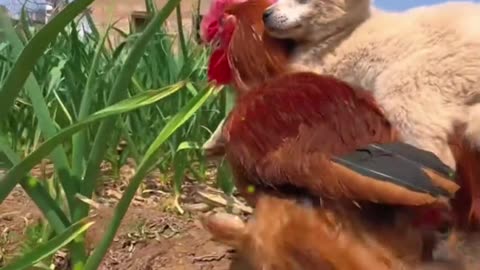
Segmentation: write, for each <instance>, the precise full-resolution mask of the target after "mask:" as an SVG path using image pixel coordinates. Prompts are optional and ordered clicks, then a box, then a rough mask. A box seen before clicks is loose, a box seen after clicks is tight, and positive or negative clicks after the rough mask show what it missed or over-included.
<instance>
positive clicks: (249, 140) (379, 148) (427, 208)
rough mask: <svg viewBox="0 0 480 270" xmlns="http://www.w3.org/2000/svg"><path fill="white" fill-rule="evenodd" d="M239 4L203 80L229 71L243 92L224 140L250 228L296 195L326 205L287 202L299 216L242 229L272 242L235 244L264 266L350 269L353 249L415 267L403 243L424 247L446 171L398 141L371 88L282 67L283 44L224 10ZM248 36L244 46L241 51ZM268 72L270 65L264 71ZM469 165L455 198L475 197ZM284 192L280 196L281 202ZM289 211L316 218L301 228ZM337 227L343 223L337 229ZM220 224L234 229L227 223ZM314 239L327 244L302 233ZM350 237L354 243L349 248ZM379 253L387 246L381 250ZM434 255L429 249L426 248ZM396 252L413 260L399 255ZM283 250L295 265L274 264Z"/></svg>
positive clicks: (390, 264) (382, 264)
mask: <svg viewBox="0 0 480 270" xmlns="http://www.w3.org/2000/svg"><path fill="white" fill-rule="evenodd" d="M252 2H253V1H251V2H246V3H242V4H243V5H247V6H242V7H244V8H247V7H249V6H248V5H249V3H250V5H251V7H257V8H258V7H259V5H260V4H258V3H260V2H261V1H257V2H255V3H256V4H255V5H254V4H252ZM242 4H239V5H235V6H233V7H231V8H229V10H228V11H227V14H228V15H227V16H226V23H224V26H226V27H225V28H224V29H230V30H228V31H230V32H228V31H227V33H229V34H228V35H226V36H221V37H222V38H224V39H222V42H219V43H218V44H221V46H220V47H218V48H217V50H216V51H214V53H213V55H212V59H211V62H210V66H209V78H210V79H211V80H215V81H217V82H220V83H228V80H225V78H230V79H231V80H232V81H233V85H234V86H236V88H237V90H238V93H239V94H240V97H239V99H238V102H237V105H236V107H235V108H234V110H233V111H232V113H231V114H230V116H229V118H228V119H227V122H226V124H225V128H224V130H223V138H224V139H225V149H226V154H227V159H228V161H229V162H230V164H231V166H232V169H233V172H234V174H235V176H236V177H235V178H236V180H237V183H236V184H237V187H238V189H239V190H240V192H241V193H242V194H243V195H244V196H245V197H247V198H248V199H249V201H250V202H251V203H256V202H257V204H256V206H257V209H256V216H257V219H256V220H257V222H255V223H254V224H255V225H254V226H253V228H254V230H253V231H255V230H261V229H260V228H261V226H260V225H259V224H265V225H267V223H268V224H270V223H269V222H267V221H268V220H274V219H272V217H275V218H277V219H280V220H281V215H275V210H276V209H281V208H282V207H281V205H282V204H284V205H291V200H292V198H298V197H300V198H305V197H310V196H311V197H313V198H321V199H320V200H319V203H320V204H321V206H322V207H320V208H319V207H315V208H313V209H314V210H311V211H310V212H302V211H303V210H302V209H303V208H298V207H293V206H292V207H289V208H286V209H287V210H285V211H283V215H284V216H285V219H286V220H288V217H290V216H291V217H292V219H291V220H297V221H296V222H292V223H291V224H290V223H288V222H287V223H281V224H283V225H284V226H283V225H282V226H279V227H278V230H273V229H272V233H271V234H270V236H271V238H269V237H268V235H269V234H268V233H267V232H268V230H269V229H268V228H267V227H265V230H267V231H263V233H262V234H260V233H259V234H255V233H252V232H251V231H250V233H249V235H251V234H253V235H255V236H256V237H254V239H262V241H261V242H262V243H264V244H265V245H267V244H269V245H271V248H268V246H262V247H258V246H255V245H257V244H258V242H256V241H254V243H253V244H254V246H253V247H252V246H250V245H251V243H250V244H247V243H245V242H243V241H242V243H243V244H242V245H241V246H240V249H241V250H243V251H249V250H251V251H259V252H260V251H262V252H265V253H262V252H260V253H259V254H263V255H259V256H260V257H259V256H256V255H254V254H249V257H250V258H253V259H252V260H253V263H254V264H258V265H259V267H265V266H267V265H269V264H273V265H270V267H273V268H270V269H323V268H322V267H320V266H322V265H323V266H325V269H364V268H362V267H360V268H355V267H354V268H348V266H350V267H353V266H362V265H363V266H365V265H364V264H360V262H359V261H358V259H359V258H361V257H362V256H360V257H356V256H353V255H352V250H356V251H361V250H363V253H365V256H367V254H366V252H368V250H370V251H371V253H370V254H369V255H368V256H370V257H369V258H371V259H372V261H371V263H370V264H369V265H370V266H372V265H373V267H374V268H373V269H398V268H395V267H394V265H397V263H398V264H407V265H412V264H418V262H419V260H420V255H419V253H418V252H414V251H412V250H411V248H406V247H412V245H413V246H415V245H414V243H416V244H418V245H417V246H420V247H421V246H422V244H425V243H424V242H423V241H424V236H423V234H422V232H421V229H420V226H419V225H431V226H434V227H437V226H439V225H440V224H439V217H440V216H441V214H442V213H443V210H444V208H442V206H443V205H444V204H443V202H444V200H443V199H445V198H448V197H450V196H452V195H453V194H454V193H455V191H456V190H457V188H458V186H457V185H456V184H455V183H454V182H453V181H450V180H448V179H446V178H447V177H448V175H450V174H451V173H452V172H451V171H450V170H449V169H448V168H446V166H444V165H443V163H442V162H441V161H440V160H438V159H437V158H436V157H435V156H433V155H432V154H430V153H427V152H424V151H421V150H420V149H416V148H414V147H412V146H409V145H406V144H403V143H401V142H399V138H397V135H396V132H395V131H394V129H392V127H391V126H390V124H389V123H388V121H387V120H386V119H385V118H384V117H383V115H382V113H381V111H380V110H379V109H378V108H377V107H376V105H375V102H374V101H373V99H372V98H371V97H370V96H369V95H368V94H367V93H365V92H363V91H361V90H354V89H352V88H351V87H350V86H348V85H347V84H345V83H342V82H340V81H338V80H336V79H334V78H330V77H326V76H320V75H316V74H310V73H292V74H284V73H287V72H288V69H287V68H286V67H287V65H286V64H287V63H288V62H287V60H288V51H289V44H288V43H287V42H285V43H274V42H273V43H272V44H277V45H276V46H277V48H279V50H277V51H275V52H276V53H275V54H272V55H270V54H269V52H270V51H269V47H268V43H266V42H265V36H264V34H263V29H262V27H261V24H253V23H250V24H249V23H248V22H249V21H247V20H246V19H245V20H244V19H243V17H231V16H234V15H233V14H240V13H235V12H240V11H242V12H244V13H245V14H247V13H248V12H247V9H239V8H238V7H239V6H241V5H242ZM236 8H237V9H236ZM252 9H253V8H252ZM239 10H240V11H239ZM255 10H256V11H255V12H253V11H252V12H251V13H248V14H255V16H258V18H257V19H258V22H261V14H262V13H263V10H261V12H258V10H260V9H258V10H257V9H255ZM242 14H243V13H242ZM242 21H243V22H247V23H242ZM222 33H223V32H222ZM237 33H242V35H241V36H242V38H241V39H237V36H236V35H237ZM246 33H247V34H246ZM259 37H263V38H259ZM235 40H237V41H235ZM232 44H233V45H232ZM246 44H250V45H248V46H247V45H246ZM243 45H246V47H247V48H249V49H248V50H242V48H244V46H243ZM279 45H280V46H279ZM239 51H245V52H248V54H249V55H251V56H255V55H257V54H258V55H262V57H258V58H255V57H253V58H250V59H257V60H259V59H260V61H259V62H258V63H257V62H255V64H254V65H253V66H252V65H251V64H250V62H249V61H248V60H245V59H249V58H248V57H247V58H242V57H239V56H240V53H238V52H239ZM272 51H273V50H272ZM222 55H223V56H222ZM235 55H237V57H235ZM273 56H276V57H273ZM261 59H263V60H261ZM272 59H277V60H278V61H277V60H272ZM218 61H226V65H223V67H224V68H223V69H216V67H217V64H216V63H218ZM224 64H225V63H224ZM225 66H227V67H229V68H227V69H225ZM245 67H252V68H251V69H248V68H245ZM256 68H258V70H257V69H256ZM265 70H267V71H268V72H263V73H262V71H265ZM257 71H258V72H257ZM225 74H227V75H228V74H230V75H231V76H230V75H229V76H230V77H229V76H225ZM282 74H283V75H282ZM217 78H218V79H217ZM462 143H463V142H459V144H458V145H459V149H460V150H459V151H458V152H457V158H458V159H457V160H459V161H462V160H471V157H469V155H470V154H469V152H468V151H465V149H462V147H463V144H462ZM467 150H468V149H467ZM465 153H467V154H465ZM465 164H468V163H465ZM469 166H470V165H467V168H466V169H463V172H464V173H462V171H461V169H459V170H460V171H459V175H460V177H461V178H460V179H462V180H463V184H462V188H463V191H464V192H463V194H464V195H462V196H463V197H458V196H457V198H456V201H457V202H461V200H460V199H462V198H467V199H470V198H471V196H472V194H473V193H471V190H474V189H469V183H472V181H471V180H472V179H471V178H468V177H469V175H468V174H466V173H465V172H470V167H469ZM252 191H256V192H253V193H252ZM283 196H287V198H285V199H281V197H283ZM279 197H280V198H279ZM257 200H258V201H257ZM276 200H278V201H276ZM315 200H316V199H315ZM262 201H263V202H264V203H262ZM309 201H310V200H309ZM470 202H471V200H470ZM261 205H264V206H263V207H259V206H261ZM295 205H297V204H295ZM277 207H278V208H277ZM260 209H263V211H262V210H260ZM456 209H457V210H458V209H463V210H462V211H463V212H461V211H457V212H456V213H457V214H458V216H459V217H462V218H463V217H465V216H467V215H468V213H466V212H468V209H470V208H469V207H465V205H463V204H462V203H458V204H457V207H456ZM465 209H467V211H466V212H465V211H464V210H465ZM305 211H306V210H305ZM293 217H296V218H302V217H303V218H306V219H307V220H310V221H311V222H310V223H307V225H305V226H303V225H302V224H301V223H299V219H296V218H293ZM303 218H302V219H301V220H305V219H303ZM398 220H400V221H398ZM262 222H267V223H262ZM208 224H209V222H207V226H208ZM210 224H211V223H210ZM289 224H290V225H289ZM335 224H343V225H345V226H341V225H340V229H338V228H337V229H336V226H334V225H335ZM399 224H400V225H401V226H400V225H399ZM287 225H288V226H287ZM302 226H303V227H302ZM322 226H323V227H322ZM332 226H333V227H332ZM320 228H326V229H325V230H320ZM296 229H297V232H296V233H293V232H294V231H295V230H296ZM382 231H383V232H385V233H383V234H382V233H380V232H382ZM282 232H283V233H286V232H290V233H291V234H290V235H291V236H292V237H294V236H295V237H303V236H305V237H306V238H302V239H304V240H305V241H302V242H301V244H299V243H294V241H293V240H288V241H290V242H288V241H287V239H289V237H286V236H284V234H281V233H282ZM299 232H300V233H299ZM405 232H412V233H413V235H415V237H412V239H407V238H406V239H403V237H401V236H400V235H403V233H405ZM223 233H224V234H223V236H225V235H230V236H231V234H229V232H228V231H223ZM287 235H288V234H287ZM332 235H337V236H338V237H343V239H344V242H341V241H340V243H337V242H335V240H339V239H338V237H337V238H335V237H333V236H332ZM362 235H363V236H364V237H361V236H362ZM388 235H390V236H392V235H393V236H392V237H390V238H389V237H388ZM310 236H311V237H315V238H310V239H324V240H327V241H329V242H328V243H329V244H328V245H325V244H314V243H313V242H312V241H307V240H308V239H309V238H308V237H310ZM395 236H396V237H395ZM332 237H333V238H332ZM226 238H228V237H226ZM224 239H225V238H224ZM249 239H251V238H249ZM368 239H373V240H371V241H370V240H368ZM284 240H285V242H282V241H284ZM292 241H293V242H292ZM331 241H333V242H331ZM345 241H346V242H348V243H349V245H352V246H353V248H346V247H345V246H344V244H345ZM365 241H366V242H365ZM247 242H248V241H247ZM342 243H343V244H342ZM308 244H311V246H308ZM355 247H356V248H355ZM374 247H377V248H374ZM242 248H243V249H242ZM404 249H405V250H404ZM308 250H310V252H311V250H315V252H316V253H315V254H311V253H308ZM374 250H376V251H377V252H375V251H374ZM381 251H383V252H386V253H385V254H386V255H385V254H384V255H385V256H384V255H381V256H380V255H378V254H381ZM269 252H270V253H269ZM275 252H276V253H275ZM429 252H431V247H430V250H427V251H426V253H429ZM247 253H248V252H247ZM363 253H362V252H360V254H363ZM387 253H388V254H387ZM273 255H282V256H280V257H278V256H273ZM427 255H428V254H427ZM272 256H273V257H272ZM402 256H412V258H410V260H407V263H406V262H405V260H402V259H401V258H402ZM279 258H284V259H285V260H288V264H286V265H290V267H291V268H288V267H287V268H281V267H280V266H279V268H275V267H274V265H276V263H278V262H279V261H280V262H282V261H283V260H281V259H279ZM365 258H366V257H365ZM275 260H277V261H275ZM302 260H303V261H305V260H306V263H302ZM325 261H327V262H325ZM332 261H334V262H332ZM283 262H285V261H283ZM285 263H286V262H285ZM280 265H281V264H280ZM374 265H377V266H379V268H375V266H374ZM277 266H278V265H277ZM298 267H299V268H298Z"/></svg>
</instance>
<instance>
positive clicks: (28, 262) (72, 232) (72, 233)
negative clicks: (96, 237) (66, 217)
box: [2, 219, 94, 270]
mask: <svg viewBox="0 0 480 270" xmlns="http://www.w3.org/2000/svg"><path fill="white" fill-rule="evenodd" d="M93 223H94V222H93V221H89V220H88V219H84V220H80V221H78V222H76V223H75V224H73V225H72V226H70V227H69V228H68V229H67V230H65V231H64V232H63V233H62V234H60V235H58V236H56V237H54V238H52V239H51V240H50V241H48V242H46V243H45V244H42V245H41V246H40V247H39V248H37V249H35V250H33V251H31V252H28V253H26V254H24V255H23V256H22V257H21V258H19V259H17V260H15V261H14V262H13V263H11V264H9V265H7V266H5V267H3V268H2V270H23V269H28V268H32V266H33V265H34V264H35V263H37V262H39V261H41V260H42V259H45V258H46V257H48V256H50V255H52V254H53V253H55V252H56V251H58V250H59V249H61V248H62V247H64V246H65V245H67V244H68V243H70V242H71V241H72V240H74V239H75V237H77V236H78V235H79V234H81V233H83V232H85V231H86V230H87V229H88V228H90V226H92V225H93Z"/></svg>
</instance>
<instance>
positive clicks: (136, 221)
mask: <svg viewBox="0 0 480 270" xmlns="http://www.w3.org/2000/svg"><path fill="white" fill-rule="evenodd" d="M122 178H128V177H124V176H122ZM122 182H124V181H115V182H113V181H112V182H106V184H104V186H103V187H100V188H99V190H98V191H97V197H95V198H94V200H95V202H96V203H98V205H96V208H97V209H94V210H93V211H92V215H93V216H95V218H94V220H95V224H94V225H93V227H91V228H90V229H89V230H88V232H87V245H88V247H89V250H91V249H92V248H93V247H95V245H96V243H98V241H99V240H100V239H101V237H102V236H103V233H104V230H105V228H106V226H108V224H109V222H110V218H111V216H112V212H113V211H112V210H113V207H114V206H115V204H116V201H117V200H118V198H120V196H121V190H122V188H124V187H125V183H122ZM158 182H159V181H158V179H155V177H151V178H150V179H147V181H146V184H145V185H146V186H149V187H146V188H145V187H144V189H143V191H141V192H140V193H139V196H137V197H136V199H135V200H134V202H133V203H132V205H131V206H130V208H129V211H128V213H127V215H126V217H125V218H124V220H123V223H122V225H121V227H120V230H119V232H118V233H117V235H116V237H115V240H114V243H113V245H112V246H111V248H110V250H109V252H108V254H107V256H106V257H105V258H104V261H103V263H102V265H101V267H100V268H99V269H101V270H115V269H118V270H124V269H128V270H154V269H165V270H183V269H185V270H197V269H198V270H207V269H218V270H223V269H225V270H226V269H233V268H229V267H230V264H231V260H232V259H234V258H235V253H234V251H232V250H229V249H228V248H226V247H225V246H222V245H221V244H219V243H216V242H213V241H211V239H210V236H209V235H208V234H207V233H206V232H205V231H204V230H203V229H202V228H201V226H200V224H199V223H198V218H197V217H198V215H199V214H200V213H201V212H206V211H209V210H212V208H213V210H215V211H224V210H223V209H224V207H222V206H221V204H218V205H215V204H212V203H211V201H210V203H205V199H201V198H199V196H198V195H195V194H197V192H198V191H202V192H207V191H208V192H212V189H211V188H209V187H208V186H207V185H194V184H191V183H187V185H186V187H185V188H184V191H185V193H184V195H183V196H182V197H183V203H182V204H181V206H182V209H184V210H185V213H184V214H183V215H180V214H179V213H178V211H173V210H172V207H171V206H172V205H173V204H172V201H173V199H172V196H171V195H170V194H171V193H169V192H168V189H166V188H164V187H160V186H156V187H155V186H152V185H158ZM152 183H154V184H152ZM147 193H148V195H146V194H147ZM213 194H215V193H213ZM237 211H239V210H237ZM41 218H42V216H41V213H40V212H39V210H38V209H37V208H36V207H35V205H34V204H33V203H32V202H31V201H30V199H29V198H28V196H27V195H26V194H25V193H24V192H23V190H22V189H21V188H17V189H15V190H14V192H12V193H11V194H10V196H9V197H8V198H7V199H6V201H4V202H3V203H2V204H1V205H0V268H1V266H2V264H3V265H5V264H6V262H8V260H10V259H12V258H13V257H14V256H15V255H18V254H19V253H21V250H22V245H21V243H22V241H24V240H25V238H24V237H22V235H24V233H25V232H26V230H27V228H31V227H32V225H33V224H36V223H37V222H38V221H39V220H40V219H41ZM55 261H56V265H57V267H56V269H69V267H68V265H65V261H66V260H65V254H64V253H62V252H60V253H59V254H57V257H56V259H55Z"/></svg>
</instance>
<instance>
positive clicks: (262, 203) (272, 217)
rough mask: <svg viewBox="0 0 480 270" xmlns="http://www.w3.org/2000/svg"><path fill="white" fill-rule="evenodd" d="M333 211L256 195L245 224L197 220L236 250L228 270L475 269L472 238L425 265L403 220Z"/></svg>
mask: <svg viewBox="0 0 480 270" xmlns="http://www.w3.org/2000/svg"><path fill="white" fill-rule="evenodd" d="M332 207H333V208H334V209H332ZM335 207H338V206H332V205H328V203H327V205H323V207H315V206H314V207H312V206H311V205H310V204H308V203H303V202H300V203H299V202H298V201H295V200H292V199H289V198H277V197H272V196H261V197H260V199H259V201H258V204H257V207H256V208H255V214H254V217H252V218H251V219H250V220H249V221H248V222H246V223H245V222H243V221H242V220H241V219H239V218H238V217H236V216H233V215H228V214H225V213H216V214H213V215H208V216H204V217H203V218H202V219H201V221H202V225H203V226H204V228H206V230H207V231H208V232H209V233H210V234H211V235H212V236H213V238H214V239H215V240H216V241H219V242H221V243H224V244H226V245H228V246H230V247H233V248H235V249H236V251H237V257H236V258H235V260H234V261H233V263H232V266H231V268H230V269H231V270H236V269H238V270H240V269H242V270H272V269H275V270H287V269H288V270H297V269H302V270H327V269H328V270H333V269H352V270H353V269H374V270H403V269H415V270H427V269H429V270H461V269H472V270H473V269H478V266H479V264H478V256H475V254H477V253H475V252H476V251H474V250H470V249H469V248H470V246H472V247H474V246H476V244H478V242H477V240H473V239H469V242H468V243H464V242H462V247H463V248H464V249H465V250H466V252H467V254H468V255H462V254H457V253H451V248H450V245H449V243H448V242H450V241H452V240H450V241H447V242H444V243H443V244H444V245H445V247H442V249H443V250H442V252H443V253H444V254H441V255H440V256H439V257H440V258H438V259H437V260H434V261H425V260H423V259H422V258H421V252H422V251H421V250H422V241H421V240H420V238H421V237H420V232H419V231H418V230H417V229H415V228H414V227H412V226H410V225H409V223H408V218H406V216H402V215H400V216H397V217H396V219H395V222H394V223H393V224H382V222H376V221H375V220H368V219H365V218H363V217H359V216H358V215H359V214H360V215H363V213H361V211H362V210H359V209H358V208H357V209H355V207H352V208H341V209H342V211H338V210H339V209H338V208H335ZM470 240H471V241H470ZM463 252H464V251H461V252H460V253H463ZM470 255H471V258H470V257H468V256H470Z"/></svg>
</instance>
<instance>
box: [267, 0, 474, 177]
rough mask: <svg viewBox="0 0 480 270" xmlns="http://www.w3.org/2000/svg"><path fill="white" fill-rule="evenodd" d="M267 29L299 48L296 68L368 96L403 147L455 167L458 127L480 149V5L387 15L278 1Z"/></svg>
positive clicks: (356, 0) (341, 1)
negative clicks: (453, 142)
mask: <svg viewBox="0 0 480 270" xmlns="http://www.w3.org/2000/svg"><path fill="white" fill-rule="evenodd" d="M264 22H265V27H266V30H267V31H268V32H269V33H270V34H271V35H273V36H275V37H279V38H292V39H294V40H295V41H296V42H297V50H296V52H295V53H294V55H293V57H292V63H291V64H292V66H294V67H295V69H304V70H309V71H312V70H313V71H316V72H319V73H323V74H332V75H334V76H337V77H339V78H340V79H342V80H345V81H347V82H349V83H352V84H354V85H359V86H361V87H362V88H364V89H370V90H372V91H373V93H374V96H375V98H376V100H377V101H378V102H379V103H380V105H381V106H382V107H383V109H384V111H385V114H386V115H387V117H388V118H389V120H390V121H391V122H392V123H394V125H395V126H396V127H397V128H398V130H400V131H401V135H402V136H403V137H404V141H406V142H407V143H411V144H413V145H415V146H417V147H421V148H423V149H426V150H429V151H432V152H433V153H435V154H436V155H438V156H439V158H441V159H442V160H443V161H444V162H445V163H446V164H448V165H449V166H451V167H452V168H455V167H456V166H455V161H454V158H453V155H452V153H451V151H450V149H449V146H448V144H447V138H448V135H449V134H451V133H452V132H453V129H454V128H455V126H457V125H465V126H466V129H467V133H466V134H467V137H468V138H469V140H470V141H471V142H472V143H474V144H475V145H477V146H480V4H475V3H470V2H452V3H444V4H438V5H434V6H429V7H419V8H414V9H411V10H408V11H405V12H402V13H390V12H384V11H375V12H373V11H372V6H371V3H370V0H279V1H278V2H277V3H276V4H273V5H272V6H271V7H270V8H269V9H267V10H266V16H264Z"/></svg>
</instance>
